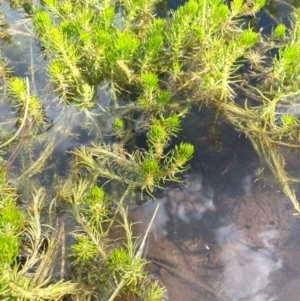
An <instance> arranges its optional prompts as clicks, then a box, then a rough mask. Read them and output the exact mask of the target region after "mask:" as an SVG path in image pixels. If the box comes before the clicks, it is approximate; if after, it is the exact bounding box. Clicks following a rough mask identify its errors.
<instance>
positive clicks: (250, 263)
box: [130, 112, 300, 301]
mask: <svg viewBox="0 0 300 301" xmlns="http://www.w3.org/2000/svg"><path fill="white" fill-rule="evenodd" d="M193 114H194V115H193ZM196 116H198V117H197V118H193V117H196ZM208 118H209V117H208V115H207V114H202V115H201V113H200V116H199V113H196V112H194V113H192V116H191V118H190V119H191V120H195V122H194V124H191V123H189V124H191V130H189V131H188V133H189V134H190V135H193V132H195V133H196V135H195V136H194V138H193V136H191V137H189V136H188V135H186V136H185V141H187V140H188V141H193V142H194V145H195V146H196V148H195V149H196V152H195V156H194V161H193V162H192V167H193V173H192V174H191V175H190V176H189V177H188V180H187V185H186V186H185V187H182V188H168V189H167V190H166V191H165V192H164V194H163V196H162V197H161V198H159V199H157V200H155V201H148V202H147V203H145V204H143V205H140V206H137V207H135V208H133V209H132V211H131V213H130V217H131V219H132V220H133V221H143V223H139V224H137V225H136V230H137V231H138V232H139V233H140V234H141V235H142V234H143V233H144V232H145V231H146V228H147V226H148V223H149V221H150V219H151V217H152V215H153V212H154V210H155V208H156V206H157V204H158V203H160V208H159V211H158V214H157V216H156V218H155V223H154V225H153V226H152V228H151V233H150V235H149V237H148V248H147V250H146V251H147V253H146V254H147V255H146V257H147V258H148V259H149V260H151V262H152V263H151V264H150V265H149V267H148V269H149V271H150V273H151V275H153V276H155V277H158V278H159V279H160V280H161V282H162V283H163V284H164V285H165V286H166V288H167V290H168V300H171V301H185V300H189V301H214V300H215V301H223V300H224V301H225V300H226V301H227V300H228V301H275V300H277V301H286V300H288V301H299V300H300V297H299V296H300V235H299V233H300V219H299V218H297V217H294V216H293V213H294V210H293V207H292V205H291V203H290V201H289V200H288V198H287V197H286V196H285V195H284V194H283V193H282V191H281V190H280V187H279V186H278V185H275V184H274V185H273V186H266V185H265V182H263V181H262V180H258V179H257V176H256V171H257V168H259V162H258V160H257V158H256V156H255V153H254V152H253V150H252V146H251V145H250V144H249V142H247V141H246V140H245V139H244V138H243V137H241V136H239V135H238V134H237V133H235V132H234V131H232V130H229V131H227V130H225V132H224V133H221V134H222V137H223V139H224V141H227V143H225V144H224V143H223V145H225V148H222V150H221V151H219V152H217V153H216V154H215V155H213V149H212V147H211V142H210V141H209V138H208V135H207V127H205V126H204V124H205V123H206V124H207V122H208ZM186 133H187V132H186ZM197 142H198V144H197ZM293 156H294V157H295V158H294V159H293V160H292V161H293V162H294V163H295V162H296V160H299V157H300V156H299V154H293Z"/></svg>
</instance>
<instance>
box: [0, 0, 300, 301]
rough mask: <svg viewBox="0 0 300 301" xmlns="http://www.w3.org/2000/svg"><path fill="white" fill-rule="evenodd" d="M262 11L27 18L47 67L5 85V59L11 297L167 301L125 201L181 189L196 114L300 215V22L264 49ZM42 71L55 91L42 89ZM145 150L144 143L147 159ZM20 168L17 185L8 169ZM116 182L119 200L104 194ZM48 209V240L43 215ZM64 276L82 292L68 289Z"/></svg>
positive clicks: (1, 187)
mask: <svg viewBox="0 0 300 301" xmlns="http://www.w3.org/2000/svg"><path fill="white" fill-rule="evenodd" d="M264 3H265V1H264V0H255V1H246V2H245V1H242V0H233V1H231V2H230V3H229V4H228V5H227V4H226V3H224V1H221V0H211V1H206V0H197V1H196V0H189V1H187V2H186V3H185V4H184V5H182V6H180V7H178V9H176V10H175V11H170V12H169V13H168V14H167V16H166V17H165V18H160V17H158V16H157V15H156V5H157V4H158V1H157V0H150V1H131V0H124V1H100V2H96V1H77V0H74V1H71V0H65V1H57V0H45V1H42V2H40V3H38V4H35V5H34V6H32V7H30V10H29V11H30V14H31V15H30V17H31V19H30V20H31V21H32V24H27V25H28V27H27V28H30V26H31V28H30V31H29V32H26V35H29V36H31V37H32V36H33V34H34V38H36V39H37V40H38V41H39V43H40V44H39V45H40V46H41V47H40V49H41V52H42V54H43V56H44V58H45V62H46V66H42V67H41V66H38V68H37V66H35V64H36V63H35V62H34V60H33V58H32V56H33V54H32V48H30V47H29V51H30V55H31V57H30V63H28V67H29V68H28V71H29V72H30V80H29V79H28V78H26V79H24V78H22V77H17V76H12V77H10V78H8V72H4V71H5V70H6V66H5V63H4V62H5V61H6V60H5V58H3V59H2V57H1V58H0V71H1V74H2V75H3V76H2V83H3V87H4V89H3V91H4V90H5V91H4V92H5V95H4V94H3V99H4V100H3V101H2V102H1V104H2V103H9V105H10V107H11V108H12V111H13V114H12V115H13V118H12V119H9V117H7V119H5V120H4V121H3V122H1V124H0V130H1V132H0V134H1V143H0V148H1V151H2V152H1V156H2V155H5V156H6V157H5V159H6V160H4V159H3V158H2V157H0V158H1V159H2V162H0V163H1V165H0V176H1V177H0V180H1V181H0V197H1V201H0V206H1V210H0V228H1V227H2V228H1V229H0V230H1V233H3V237H1V238H0V245H2V249H3V250H6V251H5V252H4V253H3V254H2V255H1V256H0V257H1V258H0V264H1V265H0V274H1V276H0V282H1V283H3V286H2V287H1V288H0V296H1V297H3V298H4V299H7V300H29V299H30V300H44V299H49V300H64V299H65V298H71V299H72V300H91V299H93V298H98V299H100V300H109V301H112V300H113V299H114V298H115V297H116V296H117V295H120V294H128V295H130V294H131V295H138V296H139V297H140V298H141V299H142V300H149V301H150V300H153V301H154V300H162V299H163V295H164V293H165V289H164V288H162V287H161V286H160V284H159V283H158V281H152V280H151V279H150V277H148V275H147V273H146V271H145V265H146V264H147V260H146V259H144V258H143V256H142V253H143V249H144V247H145V238H146V236H147V233H146V234H145V236H144V238H143V239H142V242H141V243H140V240H139V239H137V238H135V237H134V236H133V229H132V224H130V222H129V221H128V218H127V209H126V207H125V205H124V204H123V201H124V199H125V197H126V196H128V195H129V192H130V191H134V192H140V193H141V194H142V195H143V194H146V193H147V194H149V195H150V196H153V195H154V193H155V191H156V189H163V188H164V185H165V184H166V183H167V182H180V181H181V180H182V177H181V176H182V174H183V173H184V172H185V171H186V170H187V169H188V168H189V166H188V162H189V160H190V159H191V158H192V156H193V152H194V147H193V146H192V145H191V144H189V143H185V142H181V141H180V142H178V143H177V142H176V144H174V143H173V142H174V139H173V137H177V135H178V133H179V131H180V124H181V118H183V117H185V116H186V115H187V114H188V112H189V110H190V108H191V107H192V106H193V105H207V106H208V107H210V108H211V107H212V108H213V109H214V110H216V112H217V113H216V114H215V119H214V124H217V123H218V120H219V119H218V118H219V116H220V113H221V112H222V113H223V115H224V116H225V117H226V119H227V121H229V122H230V123H231V124H232V125H233V126H234V127H235V128H236V129H237V130H238V131H240V132H242V133H244V134H245V135H246V136H247V137H248V139H249V140H250V141H251V142H252V144H253V147H254V149H255V150H256V152H257V153H258V155H259V156H260V159H261V162H262V164H264V165H266V166H267V167H268V169H269V170H270V171H271V173H272V174H273V176H274V177H275V178H276V179H277V180H278V181H279V183H280V185H281V187H282V189H283V191H284V193H285V194H286V195H287V196H288V197H289V198H290V200H291V201H292V203H293V205H294V208H295V210H296V214H299V212H300V205H299V203H298V200H297V198H296V194H295V190H294V188H293V183H298V182H299V181H298V179H297V178H294V177H292V176H291V175H289V173H288V172H287V168H286V164H285V158H284V155H283V154H282V153H281V149H280V148H279V147H277V146H284V147H289V148H293V149H297V148H299V142H298V141H299V137H300V136H299V119H298V117H299V108H298V103H297V99H298V97H299V92H298V90H299V84H300V82H299V80H300V78H299V70H300V69H299V68H300V65H299V60H298V58H299V54H300V43H299V38H300V37H299V32H300V10H299V9H297V10H294V11H293V13H292V19H291V23H292V26H291V28H288V26H285V25H283V24H279V25H278V26H277V27H276V28H274V30H273V32H272V34H270V35H263V34H262V32H261V31H260V32H256V31H255V30H254V29H253V28H251V22H250V21H254V16H255V14H256V13H257V12H258V11H259V10H260V9H261V7H262V6H263V5H264ZM1 20H2V19H1ZM28 23H29V22H28ZM0 26H1V29H4V28H5V23H4V21H2V23H1V24H0ZM1 32H3V30H2V31H1ZM31 43H32V41H30V43H28V44H30V45H31ZM21 45H23V44H21ZM24 47H25V46H24ZM26 49H27V48H26ZM272 52H274V53H275V52H276V55H274V56H273V57H270V53H271V54H272ZM43 68H44V69H45V73H46V74H47V78H48V85H46V87H45V86H44V84H43V83H40V82H39V81H37V80H35V77H37V75H40V74H41V73H39V72H41V71H39V72H38V71H37V70H38V69H39V70H43ZM253 83H255V86H254V84H253ZM51 89H52V90H53V91H52V93H49V91H50V90H51ZM33 91H34V93H32V92H33ZM240 91H241V92H243V93H244V94H245V95H246V98H247V100H245V101H244V100H243V99H242V98H241V97H239V96H237V95H238V93H239V92H240ZM6 96H7V98H6ZM187 96H188V97H187ZM45 104H47V106H45ZM48 113H49V115H52V114H53V116H54V117H53V118H54V120H53V121H51V122H50V121H47V120H48V115H47V114H48ZM50 117H51V118H52V116H50ZM210 133H211V134H212V135H214V134H215V129H213V130H211V131H210ZM136 137H138V138H141V140H143V139H144V140H145V141H144V142H145V145H143V148H142V147H141V146H140V145H138V144H137V143H136V140H135V138H136ZM66 140H69V141H71V143H70V145H71V147H70V148H71V149H70V148H69V144H68V146H66V145H65V144H64V142H65V141H66ZM62 150H63V151H65V150H68V154H71V156H72V159H71V160H72V162H71V164H70V165H71V168H69V165H68V164H67V163H65V162H60V160H61V161H67V160H64V159H65V157H63V156H60V155H58V154H57V151H59V154H61V152H62ZM6 153H7V154H6ZM18 154H20V155H18ZM17 157H19V160H18V161H19V167H20V170H21V174H18V173H13V169H11V167H12V166H13V163H14V160H15V159H16V158H17ZM38 174H40V176H41V177H40V178H39V177H38V176H37V175H38ZM6 178H12V179H13V180H12V181H11V182H9V183H13V184H14V185H12V184H11V185H9V183H8V182H7V181H6ZM108 181H109V182H111V185H112V187H114V188H116V189H113V190H114V191H113V192H114V195H107V193H105V192H104V189H102V188H100V187H98V185H99V183H104V184H106V183H107V182H108ZM28 183H31V184H30V185H29V184H28ZM32 183H34V184H32ZM41 183H42V184H43V185H47V186H48V187H51V189H49V190H50V191H51V192H52V191H53V187H52V185H53V186H54V184H55V185H57V186H56V188H57V187H60V188H58V189H57V190H58V191H56V194H55V196H54V197H53V196H52V193H49V195H48V194H46V193H45V191H44V190H43V189H40V188H39V189H37V188H36V187H39V186H40V185H41ZM17 185H19V186H21V185H23V187H25V188H26V189H27V190H31V192H32V191H33V194H32V193H28V192H27V191H26V192H27V194H26V193H25V197H24V196H22V197H23V198H25V199H26V196H27V197H28V200H27V201H28V205H26V206H28V207H26V209H28V210H27V211H28V214H26V212H25V213H24V214H22V213H21V210H20V209H19V208H18V207H17V206H16V198H17V192H16V191H17V190H16V187H14V186H17ZM28 186H30V187H28ZM32 186H33V187H32ZM124 186H125V190H126V192H125V193H124V194H123V196H122V197H120V196H119V195H118V193H119V191H121V190H124ZM49 203H51V205H50V207H49V208H50V209H49V212H50V213H49V215H50V216H49V218H48V217H47V221H46V223H47V222H48V223H49V225H48V226H45V225H44V223H43V222H42V221H41V220H42V219H43V218H44V216H42V215H41V210H42V205H43V204H44V205H45V206H48V204H49ZM24 206H25V205H24ZM61 208H63V209H62V210H61ZM53 209H56V210H57V212H55V210H53ZM64 209H67V210H66V211H67V212H70V211H71V212H72V218H73V219H72V220H73V222H75V223H76V229H75V230H74V231H73V232H72V233H71V234H72V239H73V242H72V243H70V245H68V246H66V248H64V243H63V241H64V239H65V238H67V237H68V238H69V236H68V235H69V234H70V233H67V234H62V233H63V232H64V228H63V226H60V225H61V224H60V221H61V219H62V220H63V219H64V218H65V217H63V218H58V216H60V214H61V215H63V214H62V213H61V212H62V211H63V212H65V210H64ZM22 212H23V211H22ZM8 213H9V214H8ZM66 218H69V216H67V217H66ZM54 221H55V223H54ZM116 223H117V224H118V225H119V226H121V228H122V229H123V232H124V235H121V236H122V237H120V240H117V241H116V240H114V239H112V237H111V231H112V229H114V227H115V224H116ZM148 230H149V229H148ZM147 232H148V231H147ZM58 245H63V248H62V251H61V253H62V254H61V257H62V258H61V262H60V263H59V265H60V267H59V268H60V269H61V271H63V272H62V273H61V275H60V276H59V277H57V275H55V273H54V270H55V268H58V267H57V266H56V259H57V258H59V256H57V254H59V251H58ZM0 247H1V246H0ZM66 253H67V255H66V256H64V255H65V254H66ZM58 261H59V260H58ZM1 262H2V263H1ZM66 262H71V263H72V266H71V276H69V275H67V276H68V277H71V278H72V282H70V281H66V280H65V278H66V275H65V274H64V272H65V265H66Z"/></svg>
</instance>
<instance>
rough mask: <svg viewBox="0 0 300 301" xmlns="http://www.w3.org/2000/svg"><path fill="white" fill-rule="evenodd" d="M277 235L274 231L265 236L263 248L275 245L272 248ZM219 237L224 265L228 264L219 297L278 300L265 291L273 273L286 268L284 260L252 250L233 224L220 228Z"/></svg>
mask: <svg viewBox="0 0 300 301" xmlns="http://www.w3.org/2000/svg"><path fill="white" fill-rule="evenodd" d="M274 234H275V233H274V232H272V233H270V232H263V233H261V234H260V237H261V238H262V242H263V244H262V246H265V247H266V248H267V249H269V247H270V246H271V249H272V245H270V244H269V239H270V238H271V237H272V235H274ZM216 237H217V242H218V244H219V246H220V247H221V249H222V251H221V252H220V262H221V264H223V265H224V269H223V271H222V273H221V275H220V278H219V280H218V282H219V287H218V295H221V296H226V297H228V299H229V300H232V301H235V300H253V301H267V300H268V301H271V300H276V299H275V298H273V297H270V296H269V294H268V292H265V291H264V289H265V288H267V286H268V284H269V282H270V275H271V273H272V272H274V271H276V270H278V269H280V268H281V267H282V264H281V261H280V260H274V259H273V258H272V257H270V256H267V255H264V254H262V253H260V252H259V251H257V250H255V249H253V248H251V247H249V246H248V245H247V237H245V236H244V235H243V233H240V232H239V231H237V229H235V227H234V225H233V224H231V225H229V226H224V227H221V228H219V229H218V230H217V231H216ZM270 251H271V250H270ZM271 293H272V292H271Z"/></svg>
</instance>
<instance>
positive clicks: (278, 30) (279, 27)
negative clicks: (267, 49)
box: [273, 23, 286, 39]
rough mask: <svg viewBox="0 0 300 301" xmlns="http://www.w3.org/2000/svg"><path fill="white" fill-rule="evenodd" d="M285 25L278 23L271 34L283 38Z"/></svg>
mask: <svg viewBox="0 0 300 301" xmlns="http://www.w3.org/2000/svg"><path fill="white" fill-rule="evenodd" d="M285 32H286V27H285V25H284V24H282V23H280V24H278V25H277V26H276V28H275V29H274V32H273V36H274V38H276V39H279V38H283V37H284V36H285Z"/></svg>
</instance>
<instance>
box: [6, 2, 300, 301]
mask: <svg viewBox="0 0 300 301" xmlns="http://www.w3.org/2000/svg"><path fill="white" fill-rule="evenodd" d="M181 2H182V1H181ZM1 10H2V11H4V12H5V14H6V15H7V16H8V21H9V22H14V21H15V20H16V19H20V18H23V17H24V15H23V13H22V12H16V11H10V10H9V8H8V4H7V3H6V2H4V3H3V4H2V6H1ZM280 12H282V11H281V10H280ZM270 22H271V21H265V22H263V23H261V24H263V25H264V26H266V27H267V28H270V24H271V23H270ZM258 24H260V23H258ZM32 47H33V51H34V53H35V56H36V58H38V57H39V56H40V54H39V48H38V44H37V43H33V44H32ZM6 51H9V48H7V50H6ZM4 54H5V49H4ZM26 58H27V60H26V62H25V63H24V64H20V65H16V66H15V67H14V70H15V71H16V75H19V76H24V75H27V74H28V72H29V60H28V56H27V57H26ZM9 64H10V66H13V65H14V62H9ZM34 64H35V65H39V66H40V68H41V69H43V68H44V65H45V62H43V61H42V60H41V59H39V60H38V59H36V60H35V61H34ZM42 80H44V79H42ZM40 85H41V83H40ZM101 93H102V94H100V93H99V94H98V97H99V99H98V103H99V104H100V105H101V106H103V107H105V106H107V103H108V102H109V98H108V97H107V95H105V93H104V92H103V91H101ZM49 95H51V94H49ZM51 97H52V96H49V97H48V98H47V101H48V102H49V103H46V105H47V113H48V115H49V117H50V118H51V119H53V121H54V127H53V129H52V130H51V131H50V132H49V133H48V134H51V133H53V132H55V130H56V128H55V127H58V126H61V124H59V123H58V119H59V118H60V115H59V114H58V112H57V111H55V105H53V104H51V101H52V100H53V99H54V96H53V97H52V99H51ZM8 109H9V108H8ZM8 109H7V108H6V107H5V112H6V110H8ZM3 112H4V106H2V107H1V113H3ZM68 113H69V115H72V116H73V117H72V118H71V117H70V119H69V120H67V121H66V120H65V124H67V123H68V126H70V132H69V133H66V138H65V139H64V140H63V141H62V142H61V143H60V144H58V145H57V147H56V149H55V151H54V153H53V158H54V159H56V158H59V159H60V162H61V167H60V169H64V168H66V166H67V163H65V162H67V161H68V158H69V157H68V155H66V151H68V150H69V149H73V148H74V147H76V146H79V145H82V144H85V145H86V144H89V143H91V141H92V140H93V139H94V138H93V136H92V135H91V136H89V135H88V131H82V133H81V136H73V135H72V134H75V133H76V134H78V133H79V132H80V129H81V128H80V127H79V126H78V124H79V123H83V122H84V120H83V116H81V115H80V114H77V113H78V112H77V111H76V109H75V108H68ZM76 114H77V115H76ZM75 115H76V116H75ZM104 115H105V116H104ZM110 117H111V115H110V114H109V112H106V114H102V116H101V117H99V118H97V121H98V122H99V126H100V127H103V128H105V126H106V124H107V122H108V121H109V120H110ZM187 120H188V122H187V121H185V122H184V124H183V132H182V134H181V137H179V140H184V141H186V142H191V143H193V144H194V145H195V147H196V152H195V156H194V158H193V160H192V162H191V165H192V171H191V173H190V174H189V175H188V176H187V185H186V186H185V187H180V188H179V187H168V188H167V190H166V191H165V192H164V193H163V195H162V196H161V197H159V198H158V199H157V200H154V201H153V202H152V201H148V202H147V203H145V204H143V205H139V206H135V207H134V208H132V210H131V212H130V216H131V220H132V221H142V223H139V224H137V225H136V232H137V233H139V234H141V235H142V234H143V233H144V232H145V230H146V228H147V226H148V223H149V221H150V219H151V217H152V215H153V212H154V210H155V208H156V205H157V204H158V203H160V209H159V211H158V214H157V216H156V218H155V222H154V225H153V227H152V228H151V231H150V234H149V237H148V244H147V250H146V256H147V258H148V259H149V260H151V262H152V263H151V264H149V266H148V268H149V271H150V274H151V275H152V277H157V278H158V279H160V280H161V282H162V283H163V284H164V285H165V286H166V288H167V289H168V300H171V301H183V300H190V301H193V300H195V301H198V300H201V301H206V300H207V301H212V300H218V301H219V300H220V301H223V300H228V301H250V300H251V301H275V300H277V301H284V300H289V301H296V300H299V293H300V260H299V259H300V236H299V230H300V221H299V219H297V218H296V217H293V216H292V213H293V208H292V206H291V204H290V201H289V200H288V199H287V197H286V196H285V195H284V194H283V193H282V192H281V191H280V190H279V188H278V186H276V185H274V186H265V184H264V183H263V182H262V181H257V176H256V173H257V170H258V168H259V167H260V164H259V162H258V159H257V158H256V155H255V152H254V151H253V149H252V146H251V144H250V143H249V141H247V140H246V138H244V137H242V136H239V134H238V133H237V132H235V131H234V129H232V128H230V127H229V126H226V125H222V128H221V129H219V131H220V133H219V134H220V145H222V148H221V149H220V150H219V151H216V149H215V148H214V146H213V143H212V141H210V140H209V138H208V137H209V135H208V128H209V124H210V116H209V114H208V111H206V110H205V109H203V110H202V111H201V112H200V113H199V112H197V111H196V110H195V111H194V112H192V113H191V114H190V115H189V116H188V118H187ZM65 130H66V131H67V128H66V129H65ZM61 135H63V133H61ZM108 137H109V136H108ZM104 138H105V137H104ZM104 138H103V137H102V138H101V137H99V140H101V139H104ZM53 139H54V138H53ZM56 139H58V137H56ZM59 139H60V140H61V138H59ZM107 139H109V138H107ZM174 142H176V141H174ZM287 159H288V161H290V162H291V163H293V164H294V165H295V166H300V165H296V164H295V162H297V163H299V164H300V162H299V161H300V160H299V154H293V155H291V154H288V155H287ZM295 160H298V161H295ZM61 174H62V175H63V174H64V173H63V170H62V171H61Z"/></svg>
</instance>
